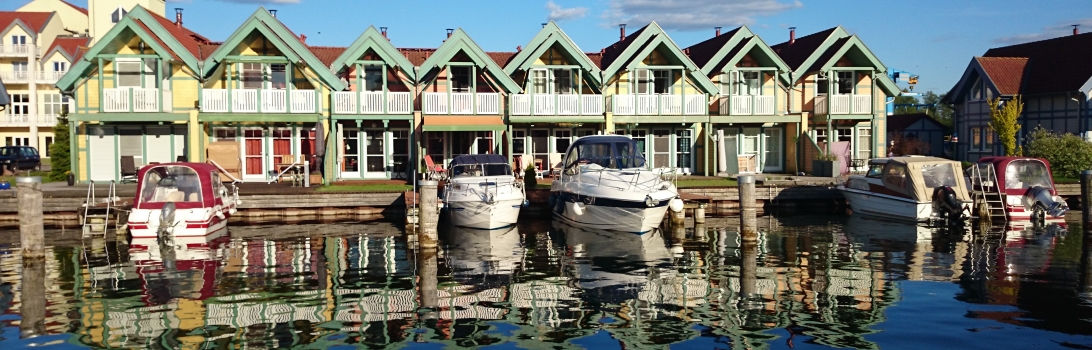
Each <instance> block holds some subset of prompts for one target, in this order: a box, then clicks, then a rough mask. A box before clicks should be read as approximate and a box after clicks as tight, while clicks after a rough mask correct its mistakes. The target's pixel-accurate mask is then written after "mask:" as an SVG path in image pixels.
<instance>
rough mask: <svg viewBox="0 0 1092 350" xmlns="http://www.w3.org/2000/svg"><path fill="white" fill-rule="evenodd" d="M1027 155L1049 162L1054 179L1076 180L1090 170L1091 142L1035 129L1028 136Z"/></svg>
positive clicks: (1074, 136) (1068, 135)
mask: <svg viewBox="0 0 1092 350" xmlns="http://www.w3.org/2000/svg"><path fill="white" fill-rule="evenodd" d="M1026 148H1027V152H1026V153H1027V155H1028V156H1030V157H1035V158H1043V159H1046V160H1047V161H1049V162H1050V169H1051V171H1052V172H1053V173H1054V176H1055V177H1068V178H1077V177H1079V176H1080V174H1081V170H1087V169H1092V142H1087V141H1085V140H1084V139H1082V138H1081V137H1080V136H1077V135H1073V134H1066V133H1053V132H1050V131H1049V130H1046V129H1043V128H1037V129H1035V131H1033V132H1032V133H1031V135H1028V142H1027V146H1026Z"/></svg>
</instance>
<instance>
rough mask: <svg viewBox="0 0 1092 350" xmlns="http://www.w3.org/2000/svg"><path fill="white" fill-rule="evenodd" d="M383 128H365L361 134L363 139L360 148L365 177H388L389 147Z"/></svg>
mask: <svg viewBox="0 0 1092 350" xmlns="http://www.w3.org/2000/svg"><path fill="white" fill-rule="evenodd" d="M383 134H384V132H383V129H364V130H362V134H361V135H360V139H361V140H362V141H363V145H362V147H360V150H362V151H364V152H363V153H362V154H361V155H360V159H361V163H362V166H361V169H362V170H363V171H364V172H365V174H364V176H365V177H387V148H386V144H387V143H386V142H384V141H385V140H384V137H383Z"/></svg>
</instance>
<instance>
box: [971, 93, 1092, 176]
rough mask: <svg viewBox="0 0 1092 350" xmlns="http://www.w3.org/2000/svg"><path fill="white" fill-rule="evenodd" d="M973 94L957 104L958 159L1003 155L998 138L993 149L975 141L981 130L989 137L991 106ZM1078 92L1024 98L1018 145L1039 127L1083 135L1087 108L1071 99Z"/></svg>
mask: <svg viewBox="0 0 1092 350" xmlns="http://www.w3.org/2000/svg"><path fill="white" fill-rule="evenodd" d="M969 94H970V93H968V96H967V98H966V99H965V100H964V102H963V103H959V104H957V105H956V107H955V110H956V115H955V119H956V120H957V122H956V134H957V135H958V136H959V143H958V144H957V145H956V158H957V159H960V160H966V161H973V160H977V159H978V158H981V157H985V156H992V155H1003V154H1004V148H1002V146H1001V144H1000V142H999V141H998V140H997V137H996V135H994V139H993V146H992V147H990V146H989V145H988V144H987V142H986V140H982V142H981V143H979V144H978V145H977V146H976V145H975V142H974V132H975V130H979V133H980V135H985V134H986V133H985V132H984V130H985V129H988V128H989V123H990V107H989V105H988V104H987V103H986V101H971V100H970V96H969ZM1076 95H1077V94H1075V93H1055V94H1043V95H1026V96H1022V99H1023V102H1024V111H1023V113H1021V114H1020V118H1019V122H1020V131H1019V132H1018V133H1017V145H1023V144H1024V143H1025V139H1024V138H1025V137H1026V135H1028V134H1029V133H1031V132H1033V131H1035V129H1037V128H1043V129H1047V130H1051V131H1054V132H1063V133H1072V134H1080V133H1081V132H1083V131H1084V126H1082V125H1080V124H1081V123H1080V121H1081V118H1080V115H1079V114H1078V113H1079V111H1081V112H1083V107H1081V106H1080V103H1079V102H1078V101H1073V100H1072V99H1071V98H1072V97H1073V96H1076Z"/></svg>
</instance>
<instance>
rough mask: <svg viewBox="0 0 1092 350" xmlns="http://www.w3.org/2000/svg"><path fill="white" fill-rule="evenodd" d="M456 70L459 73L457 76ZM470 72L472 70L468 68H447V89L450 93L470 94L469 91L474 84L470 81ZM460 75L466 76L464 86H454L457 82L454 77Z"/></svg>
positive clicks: (471, 77)
mask: <svg viewBox="0 0 1092 350" xmlns="http://www.w3.org/2000/svg"><path fill="white" fill-rule="evenodd" d="M464 69H465V70H466V71H465V74H463V72H461V71H462V70H464ZM457 70H458V71H460V72H459V73H458V74H456V71H457ZM471 71H472V69H470V67H469V66H448V73H449V76H448V84H447V86H448V89H450V91H451V92H472V91H471V90H470V89H472V88H473V87H474V84H472V83H471V79H474V77H473V76H472V75H473V72H471ZM460 75H465V76H466V86H462V87H461V86H456V82H458V81H459V80H457V79H455V77H456V76H460Z"/></svg>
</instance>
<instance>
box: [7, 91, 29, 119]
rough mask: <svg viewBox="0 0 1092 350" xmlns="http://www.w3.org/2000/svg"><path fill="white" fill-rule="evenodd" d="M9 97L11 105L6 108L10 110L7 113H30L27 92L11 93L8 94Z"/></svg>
mask: <svg viewBox="0 0 1092 350" xmlns="http://www.w3.org/2000/svg"><path fill="white" fill-rule="evenodd" d="M8 96H9V97H10V98H11V106H9V107H8V108H9V109H10V110H11V112H9V113H8V114H12V115H28V114H30V95H29V94H11V95H8Z"/></svg>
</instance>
